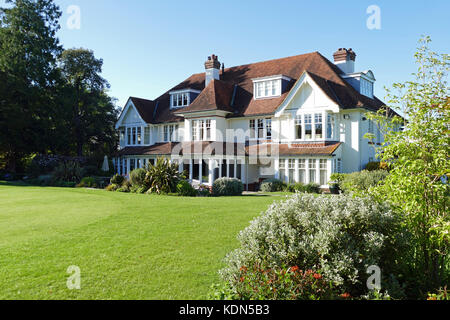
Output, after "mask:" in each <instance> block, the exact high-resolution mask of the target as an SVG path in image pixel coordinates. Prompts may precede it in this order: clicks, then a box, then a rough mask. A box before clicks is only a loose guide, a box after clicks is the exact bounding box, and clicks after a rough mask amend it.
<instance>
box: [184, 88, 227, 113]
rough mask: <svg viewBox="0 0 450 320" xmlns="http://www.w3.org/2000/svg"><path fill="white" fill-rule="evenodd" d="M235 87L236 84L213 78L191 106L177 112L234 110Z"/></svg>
mask: <svg viewBox="0 0 450 320" xmlns="http://www.w3.org/2000/svg"><path fill="white" fill-rule="evenodd" d="M234 88H235V86H234V85H231V84H229V83H227V82H224V81H221V80H212V81H211V82H210V83H209V84H208V86H207V87H206V88H205V89H204V90H203V91H202V92H201V93H200V95H199V96H198V97H197V98H196V99H195V101H194V102H193V103H191V105H190V106H188V107H186V108H182V109H181V110H179V111H177V112H175V113H176V114H177V113H180V114H185V113H191V112H197V111H212V110H222V111H228V112H233V108H232V107H231V102H232V98H233V92H234Z"/></svg>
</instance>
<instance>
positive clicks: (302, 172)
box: [298, 159, 306, 183]
mask: <svg viewBox="0 0 450 320" xmlns="http://www.w3.org/2000/svg"><path fill="white" fill-rule="evenodd" d="M298 170H299V182H301V183H306V160H305V159H300V160H299V161H298Z"/></svg>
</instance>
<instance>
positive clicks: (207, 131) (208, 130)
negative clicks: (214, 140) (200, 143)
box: [205, 120, 211, 141]
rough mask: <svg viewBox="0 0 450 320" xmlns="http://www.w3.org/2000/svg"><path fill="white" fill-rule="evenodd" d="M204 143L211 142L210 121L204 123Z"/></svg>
mask: <svg viewBox="0 0 450 320" xmlns="http://www.w3.org/2000/svg"><path fill="white" fill-rule="evenodd" d="M205 131H206V141H210V140H211V120H206V121H205Z"/></svg>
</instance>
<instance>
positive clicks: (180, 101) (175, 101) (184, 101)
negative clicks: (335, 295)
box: [170, 89, 200, 109]
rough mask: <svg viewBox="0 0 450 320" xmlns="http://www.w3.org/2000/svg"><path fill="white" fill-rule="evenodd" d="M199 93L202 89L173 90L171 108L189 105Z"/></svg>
mask: <svg viewBox="0 0 450 320" xmlns="http://www.w3.org/2000/svg"><path fill="white" fill-rule="evenodd" d="M199 93H200V91H198V90H192V89H187V90H180V91H173V92H171V93H170V108H171V109H174V108H184V107H187V106H189V105H190V104H191V103H192V102H193V101H194V100H195V98H197V96H198V95H199Z"/></svg>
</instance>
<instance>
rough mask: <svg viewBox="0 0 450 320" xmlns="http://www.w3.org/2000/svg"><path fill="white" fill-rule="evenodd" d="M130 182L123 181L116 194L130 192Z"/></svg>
mask: <svg viewBox="0 0 450 320" xmlns="http://www.w3.org/2000/svg"><path fill="white" fill-rule="evenodd" d="M131 187H132V185H131V182H130V181H129V180H125V181H124V183H122V185H121V186H120V187H119V188H118V189H117V191H118V192H125V193H129V192H131Z"/></svg>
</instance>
